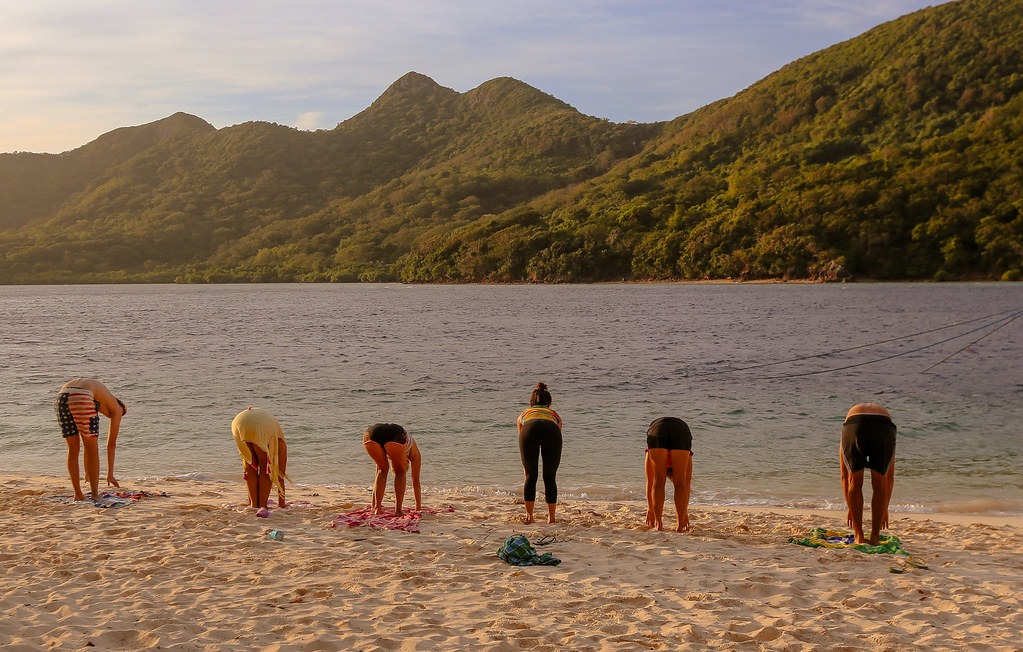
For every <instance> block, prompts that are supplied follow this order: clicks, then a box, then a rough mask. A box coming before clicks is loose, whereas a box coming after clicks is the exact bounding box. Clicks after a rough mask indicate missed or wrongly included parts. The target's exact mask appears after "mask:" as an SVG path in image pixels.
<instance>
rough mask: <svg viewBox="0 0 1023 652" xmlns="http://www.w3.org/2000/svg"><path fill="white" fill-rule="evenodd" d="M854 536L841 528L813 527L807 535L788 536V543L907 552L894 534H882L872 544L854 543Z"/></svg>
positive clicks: (870, 551) (880, 551)
mask: <svg viewBox="0 0 1023 652" xmlns="http://www.w3.org/2000/svg"><path fill="white" fill-rule="evenodd" d="M855 541H856V538H855V537H854V536H853V534H852V532H845V531H842V530H829V529H827V528H822V527H819V528H814V529H813V530H811V531H810V536H807V537H789V543H798V544H799V545H801V546H809V547H811V548H852V549H853V550H859V551H860V552H866V553H871V554H874V553H880V554H889V555H906V556H907V557H908V556H909V553H908V552H906V551H905V550H903V549H902V543H901V542H900V541H899V538H898V537H896V536H894V535H888V534H882V535H881V543H880V544H878V545H876V546H872V545H870V544H869V543H855Z"/></svg>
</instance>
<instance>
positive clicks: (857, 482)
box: [842, 461, 866, 543]
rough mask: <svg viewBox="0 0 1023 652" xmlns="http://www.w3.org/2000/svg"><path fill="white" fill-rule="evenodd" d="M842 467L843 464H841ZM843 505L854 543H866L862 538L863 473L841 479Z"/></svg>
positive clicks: (854, 473)
mask: <svg viewBox="0 0 1023 652" xmlns="http://www.w3.org/2000/svg"><path fill="white" fill-rule="evenodd" d="M842 465H843V467H844V466H845V462H844V461H843V462H842ZM843 480H844V482H843V484H844V486H843V489H844V492H845V504H846V506H847V507H848V508H849V511H848V522H849V526H850V527H852V529H853V535H854V536H855V537H856V543H866V538H865V537H864V536H863V471H862V470H860V471H856V472H853V473H849V474H848V476H846V477H845V478H843Z"/></svg>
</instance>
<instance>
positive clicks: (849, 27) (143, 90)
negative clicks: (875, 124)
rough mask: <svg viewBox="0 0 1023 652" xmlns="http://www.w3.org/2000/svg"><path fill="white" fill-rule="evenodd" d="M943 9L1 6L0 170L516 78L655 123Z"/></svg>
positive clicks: (585, 2)
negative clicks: (13, 158) (155, 135)
mask: <svg viewBox="0 0 1023 652" xmlns="http://www.w3.org/2000/svg"><path fill="white" fill-rule="evenodd" d="M941 3H942V0H500V1H495V0H389V1H387V0H75V1H74V2H68V1H67V0H32V2H21V1H17V2H6V1H5V2H2V3H0V89H2V91H0V92H2V95H0V98H2V100H0V152H17V151H27V152H51V153H59V152H63V151H67V150H70V149H74V148H76V147H80V146H82V145H85V144H86V143H88V142H90V141H92V140H95V139H96V138H97V137H99V136H101V135H102V134H104V133H107V132H109V131H113V130H114V129H117V128H119V127H127V126H135V125H141V124H147V123H150V122H154V121H156V120H160V119H162V118H165V117H167V116H170V115H172V114H174V113H176V112H178V111H183V112H185V113H191V114H193V115H196V116H198V117H200V118H203V119H204V120H206V121H207V122H210V123H211V124H213V126H215V127H217V128H223V127H227V126H231V125H235V124H239V123H242V122H249V121H254V120H259V121H266V122H275V123H278V124H282V125H288V126H291V127H296V128H298V129H310V130H312V129H332V128H334V127H335V126H336V125H337V124H338V123H340V122H344V121H345V120H347V119H348V118H350V117H352V116H353V115H355V114H357V113H359V112H360V111H362V110H363V109H365V108H367V107H368V106H369V105H370V104H371V103H372V102H373V101H374V100H375V99H376V98H377V97H379V96H380V95H381V94H382V93H383V92H384V91H385V90H386V89H387V87H388V86H390V85H391V84H392V83H393V82H394V81H395V80H397V79H398V78H399V77H401V76H402V75H404V74H405V73H407V72H410V71H415V72H419V73H422V74H424V75H426V76H428V77H430V78H432V79H433V80H434V81H436V82H437V83H438V84H440V85H441V86H446V87H448V88H452V89H454V90H456V91H458V92H466V91H469V90H471V89H473V88H475V87H477V86H479V85H480V84H482V83H484V82H486V81H488V80H491V79H494V78H497V77H514V78H515V79H518V80H521V81H523V82H525V83H527V84H529V85H531V86H533V87H535V88H537V89H539V90H541V91H543V92H545V93H549V94H551V95H553V96H555V97H557V98H558V99H560V100H562V101H564V102H567V103H568V104H570V105H572V106H573V107H575V108H576V109H577V110H579V111H580V112H582V113H584V114H586V115H591V116H596V117H600V118H607V119H609V120H612V121H614V122H627V121H630V120H632V121H636V122H656V121H660V120H670V119H672V118H676V117H678V116H680V115H685V114H686V113H689V112H691V111H694V110H695V109H698V108H700V107H702V106H705V105H707V104H710V103H711V102H714V101H716V100H719V99H723V98H726V97H731V96H732V95H735V94H736V93H738V92H739V91H741V90H743V89H744V88H747V87H748V86H750V85H752V84H753V83H755V82H756V81H758V80H760V79H763V78H764V77H766V76H767V75H769V74H770V73H772V72H774V71H775V70H778V69H779V68H781V67H782V66H784V65H785V64H787V63H790V62H792V61H795V60H796V59H799V58H800V57H803V56H805V55H808V54H811V53H813V52H816V51H818V50H821V49H824V48H826V47H828V46H830V45H834V44H836V43H839V42H842V41H845V40H848V39H850V38H853V37H855V36H857V35H859V34H862V33H863V32H865V31H867V30H869V29H871V28H872V27H876V26H877V25H880V24H882V23H884V22H887V21H889V20H892V19H895V18H898V17H899V16H902V15H905V14H907V13H911V12H913V11H916V10H918V9H921V8H924V7H928V6H935V5H938V4H941Z"/></svg>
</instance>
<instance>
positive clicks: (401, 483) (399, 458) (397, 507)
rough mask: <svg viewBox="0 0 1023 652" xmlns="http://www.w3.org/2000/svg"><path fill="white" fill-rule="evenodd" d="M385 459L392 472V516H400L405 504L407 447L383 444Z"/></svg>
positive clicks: (389, 443)
mask: <svg viewBox="0 0 1023 652" xmlns="http://www.w3.org/2000/svg"><path fill="white" fill-rule="evenodd" d="M384 450H385V452H386V453H387V457H388V458H390V460H391V470H393V471H394V515H395V516H401V515H402V514H403V512H402V505H404V503H405V487H406V486H407V485H408V447H407V446H405V444H398V443H396V442H388V443H386V444H384Z"/></svg>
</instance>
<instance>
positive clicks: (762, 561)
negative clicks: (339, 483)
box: [0, 475, 1023, 650]
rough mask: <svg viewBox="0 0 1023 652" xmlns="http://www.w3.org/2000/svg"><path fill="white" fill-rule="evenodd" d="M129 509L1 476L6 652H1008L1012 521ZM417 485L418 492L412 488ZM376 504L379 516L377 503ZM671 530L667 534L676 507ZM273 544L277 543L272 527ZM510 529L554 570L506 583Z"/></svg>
mask: <svg viewBox="0 0 1023 652" xmlns="http://www.w3.org/2000/svg"><path fill="white" fill-rule="evenodd" d="M122 484H123V485H125V488H127V489H131V490H134V491H140V492H141V491H146V492H150V493H151V494H159V493H166V496H157V495H153V496H150V497H145V498H142V499H141V500H138V501H137V502H135V501H133V502H132V503H131V504H128V505H126V506H123V507H110V508H98V507H93V506H91V505H84V504H68V503H66V502H63V501H61V500H56V499H54V497H55V496H62V495H66V494H68V493H69V486H68V483H67V480H66V479H62V478H58V477H31V478H21V477H16V476H11V475H5V476H0V495H2V498H3V499H2V501H0V505H2V508H0V515H2V516H0V519H2V520H0V523H2V526H3V538H2V543H0V560H2V562H3V580H2V582H3V586H2V592H0V595H2V596H3V597H2V602H0V607H2V610H3V613H4V614H5V617H4V619H3V621H2V623H0V646H3V647H4V648H5V649H11V650H18V649H23V650H54V649H60V650H64V649H84V648H91V649H96V650H136V649H143V648H151V649H157V648H158V649H170V650H220V649H265V650H349V649H357V650H433V649H438V650H455V649H468V648H471V649H482V650H521V649H538V650H677V649H684V648H687V649H743V650H751V649H763V650H819V649H838V650H897V649H906V648H915V649H937V650H953V649H954V650H1019V649H1021V648H1023V642H1021V638H1020V631H1023V552H1021V548H1020V543H1019V540H1020V535H1021V533H1023V532H1021V526H1023V523H1021V520H1020V519H1018V518H1008V517H1007V518H996V517H971V516H962V517H960V516H955V515H949V514H941V515H904V514H893V520H892V528H891V530H890V532H891V533H892V534H895V535H897V536H898V537H899V538H900V539H901V541H902V545H903V547H904V548H905V549H906V550H907V551H909V552H911V553H912V554H913V555H914V559H917V560H920V561H922V562H924V563H926V565H927V566H928V568H926V569H924V568H917V567H913V566H908V567H905V566H902V567H900V566H898V565H897V564H896V568H897V569H899V568H901V569H903V570H904V572H902V573H893V572H891V568H892V567H893V564H895V562H897V559H895V556H893V555H884V554H865V553H862V552H859V551H856V550H850V549H825V548H808V547H805V546H801V545H796V544H794V543H790V542H789V541H788V539H789V537H793V536H795V537H801V536H805V535H806V534H807V533H808V532H809V531H810V530H811V529H812V528H815V527H827V528H833V529H838V528H842V527H843V526H844V522H843V521H844V518H843V515H842V514H840V513H836V512H798V511H788V510H753V509H744V510H736V509H725V508H710V507H704V506H701V505H693V507H692V510H691V518H692V524H693V530H692V532H691V533H689V534H678V533H675V532H656V531H649V530H647V529H645V528H643V527H642V521H643V516H644V513H645V505H644V504H641V503H638V502H608V503H604V502H580V501H567V502H565V503H563V504H562V505H561V506H560V509H559V516H560V517H561V519H562V521H561V522H559V523H557V524H553V525H547V524H533V525H528V526H527V525H522V524H521V523H520V521H519V518H520V517H521V514H522V506H521V505H517V504H515V503H514V502H513V501H512V500H509V499H495V498H489V497H480V496H473V495H464V494H436V493H430V492H429V491H428V490H427V492H426V494H425V497H424V498H425V499H424V503H425V506H427V507H433V508H440V507H447V506H450V507H452V508H454V511H448V512H441V513H435V514H433V513H427V514H423V515H422V517H421V522H420V524H419V526H420V532H419V533H412V532H406V531H393V530H385V529H375V528H371V527H368V526H359V527H346V526H340V527H332V526H331V524H332V521H333V519H334V518H335V517H336V516H338V515H339V514H341V513H344V512H348V511H351V510H353V509H355V508H358V507H362V506H364V505H366V504H368V502H369V495H368V493H366V492H363V491H353V490H351V489H336V488H326V487H311V486H298V487H293V488H292V489H291V490H290V494H289V496H288V498H289V500H291V501H294V504H293V505H292V506H290V507H288V508H287V509H273V510H272V513H271V516H270V518H268V519H260V518H256V517H255V516H254V515H253V513H252V510H249V509H246V508H245V507H244V506H243V504H242V503H243V502H244V501H245V492H244V487H243V486H242V485H241V483H240V482H239V483H237V484H233V483H215V482H202V483H195V482H185V481H180V480H178V481H172V480H160V481H148V482H145V483H141V484H131V483H127V482H123V483H122ZM427 489H428V488H427ZM385 504H388V505H389V504H391V503H390V499H389V500H388V502H387V503H385ZM668 512H669V513H668V514H666V516H667V517H668V518H669V519H671V518H673V517H674V512H673V510H668ZM274 529H276V530H279V531H281V532H283V533H284V538H283V540H274V539H271V538H270V537H269V536H268V534H269V532H270V531H271V530H274ZM515 533H521V534H524V535H526V536H527V537H528V538H529V539H530V540H531V541H533V542H538V541H540V540H541V538H542V537H544V536H548V537H552V538H553V539H554V540H553V541H552V542H551V543H549V544H547V545H544V546H542V547H540V546H538V547H537V550H538V551H539V552H549V553H551V554H552V555H553V556H554V557H556V558H559V559H561V560H562V562H561V564H560V565H557V566H528V567H522V566H512V565H509V564H507V563H505V562H504V561H502V560H500V559H499V558H498V557H497V555H496V553H497V550H498V548H499V547H500V546H501V545H502V543H503V542H504V540H505V539H506V538H507V537H509V536H511V535H512V534H515Z"/></svg>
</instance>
